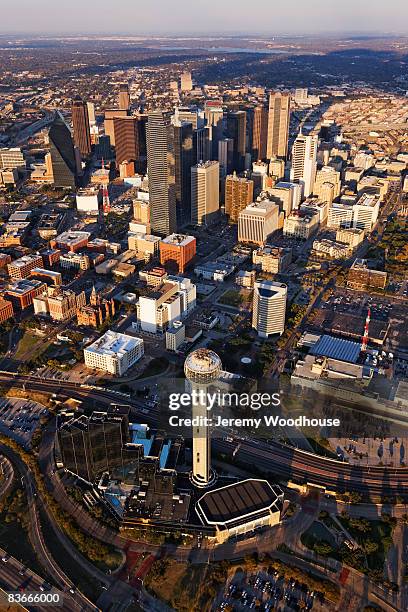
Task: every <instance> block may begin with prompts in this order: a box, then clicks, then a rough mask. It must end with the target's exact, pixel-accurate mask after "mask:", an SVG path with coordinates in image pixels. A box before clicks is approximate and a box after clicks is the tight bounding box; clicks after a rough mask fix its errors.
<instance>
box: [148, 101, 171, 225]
mask: <svg viewBox="0 0 408 612" xmlns="http://www.w3.org/2000/svg"><path fill="white" fill-rule="evenodd" d="M147 167H148V174H149V194H150V206H151V226H152V231H153V233H156V234H159V235H161V236H168V235H169V234H172V233H173V232H175V231H177V215H176V170H175V154H174V129H173V125H172V123H171V115H170V113H167V112H165V111H162V110H155V111H152V112H150V113H149V115H148V121H147Z"/></svg>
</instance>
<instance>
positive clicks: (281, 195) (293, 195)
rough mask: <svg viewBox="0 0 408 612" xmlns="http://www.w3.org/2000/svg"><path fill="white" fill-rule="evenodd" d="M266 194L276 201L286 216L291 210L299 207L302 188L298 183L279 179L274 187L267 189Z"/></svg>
mask: <svg viewBox="0 0 408 612" xmlns="http://www.w3.org/2000/svg"><path fill="white" fill-rule="evenodd" d="M268 194H270V196H272V198H273V200H275V201H277V203H278V204H279V207H280V209H281V210H283V212H284V213H285V217H287V216H288V215H289V214H290V213H291V212H292V210H294V209H297V208H299V205H300V202H301V199H302V189H301V186H300V185H298V183H289V182H286V181H280V182H279V183H276V185H275V187H272V188H271V189H268Z"/></svg>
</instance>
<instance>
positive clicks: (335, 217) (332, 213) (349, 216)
mask: <svg viewBox="0 0 408 612" xmlns="http://www.w3.org/2000/svg"><path fill="white" fill-rule="evenodd" d="M352 222H353V206H350V204H341V203H338V204H332V205H331V207H330V208H329V213H328V216H327V226H328V227H336V228H339V227H351V225H352Z"/></svg>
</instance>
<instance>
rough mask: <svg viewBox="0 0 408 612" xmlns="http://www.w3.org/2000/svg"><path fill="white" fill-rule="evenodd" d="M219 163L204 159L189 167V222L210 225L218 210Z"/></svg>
mask: <svg viewBox="0 0 408 612" xmlns="http://www.w3.org/2000/svg"><path fill="white" fill-rule="evenodd" d="M219 181H220V164H219V162H217V161H206V162H202V163H199V164H197V165H196V166H193V167H192V168H191V223H193V224H194V225H211V223H213V222H214V221H215V220H216V219H217V217H218V213H219V210H220V188H219Z"/></svg>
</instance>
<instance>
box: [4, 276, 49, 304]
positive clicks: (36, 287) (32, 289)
mask: <svg viewBox="0 0 408 612" xmlns="http://www.w3.org/2000/svg"><path fill="white" fill-rule="evenodd" d="M46 289H47V285H46V284H45V283H42V282H41V281H38V280H34V279H31V278H23V279H20V280H16V281H15V282H14V283H12V284H11V285H9V287H8V289H7V290H6V292H5V297H6V298H7V299H8V300H10V302H11V303H12V304H13V309H14V310H15V311H16V310H24V309H25V308H28V307H29V306H31V305H32V303H33V300H34V298H35V297H36V296H37V295H40V294H41V293H44V291H46Z"/></svg>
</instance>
